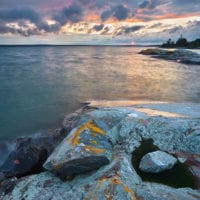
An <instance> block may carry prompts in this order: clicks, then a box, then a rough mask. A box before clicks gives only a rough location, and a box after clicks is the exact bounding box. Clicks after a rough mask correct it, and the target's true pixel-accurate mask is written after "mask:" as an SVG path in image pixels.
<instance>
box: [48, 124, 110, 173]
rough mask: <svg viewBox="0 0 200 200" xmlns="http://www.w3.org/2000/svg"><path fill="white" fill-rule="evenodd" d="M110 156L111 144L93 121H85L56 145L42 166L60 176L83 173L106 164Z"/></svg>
mask: <svg viewBox="0 0 200 200" xmlns="http://www.w3.org/2000/svg"><path fill="white" fill-rule="evenodd" d="M111 158H112V144H111V143H110V141H109V140H108V138H107V136H106V132H104V131H103V130H102V129H101V128H99V127H98V126H97V125H96V124H95V122H93V121H87V122H86V123H84V124H82V125H81V126H79V127H78V128H75V129H73V130H72V131H71V133H70V134H69V135H68V136H67V137H66V138H65V139H64V140H63V142H62V143H61V144H60V145H58V147H57V148H56V149H55V150H54V152H53V153H52V154H51V155H50V157H49V158H48V159H47V161H46V162H45V164H44V168H45V169H47V170H50V171H52V172H54V173H56V174H58V175H61V176H73V175H76V174H80V173H85V172H88V171H91V170H94V169H98V168H99V167H101V166H103V165H105V164H108V163H109V162H110V160H111Z"/></svg>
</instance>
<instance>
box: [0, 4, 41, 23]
mask: <svg viewBox="0 0 200 200" xmlns="http://www.w3.org/2000/svg"><path fill="white" fill-rule="evenodd" d="M0 20H2V21H7V22H10V21H18V20H29V21H30V22H33V23H37V22H38V21H40V15H39V13H37V12H36V11H35V10H34V9H32V8H30V7H18V8H14V9H11V10H9V9H6V10H0Z"/></svg>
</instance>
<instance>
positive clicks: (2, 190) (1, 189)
mask: <svg viewBox="0 0 200 200" xmlns="http://www.w3.org/2000/svg"><path fill="white" fill-rule="evenodd" d="M16 184H17V178H16V177H12V178H9V179H6V180H4V181H2V182H0V199H2V198H3V197H4V195H6V194H8V193H10V192H12V190H13V189H14V187H15V185H16Z"/></svg>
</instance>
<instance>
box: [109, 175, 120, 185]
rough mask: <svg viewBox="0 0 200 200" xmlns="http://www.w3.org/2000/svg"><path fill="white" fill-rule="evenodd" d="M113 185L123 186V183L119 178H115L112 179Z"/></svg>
mask: <svg viewBox="0 0 200 200" xmlns="http://www.w3.org/2000/svg"><path fill="white" fill-rule="evenodd" d="M111 183H112V184H115V185H116V184H121V181H120V180H119V179H118V178H116V177H114V178H112V180H111Z"/></svg>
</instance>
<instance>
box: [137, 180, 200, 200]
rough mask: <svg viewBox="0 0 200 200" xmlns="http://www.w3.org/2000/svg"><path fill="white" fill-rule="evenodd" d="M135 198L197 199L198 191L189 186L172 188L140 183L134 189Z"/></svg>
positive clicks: (162, 199) (148, 199)
mask: <svg viewBox="0 0 200 200" xmlns="http://www.w3.org/2000/svg"><path fill="white" fill-rule="evenodd" d="M136 197H137V199H143V200H183V199H184V200H198V199H200V192H199V191H198V190H192V189H190V188H178V189H175V188H172V187H169V186H166V185H162V184H156V183H142V184H141V185H138V187H137V189H136Z"/></svg>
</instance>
